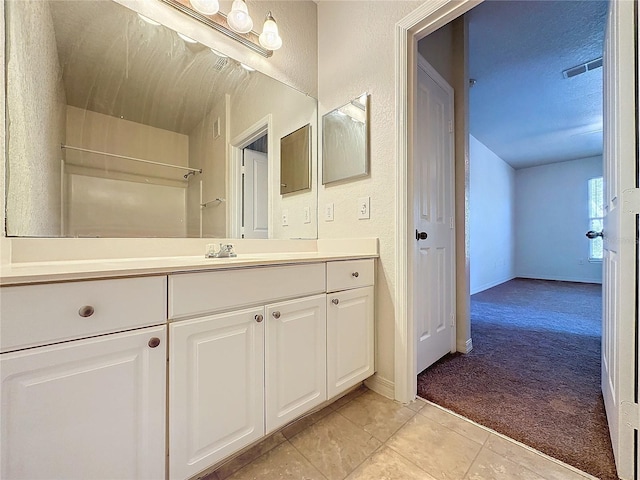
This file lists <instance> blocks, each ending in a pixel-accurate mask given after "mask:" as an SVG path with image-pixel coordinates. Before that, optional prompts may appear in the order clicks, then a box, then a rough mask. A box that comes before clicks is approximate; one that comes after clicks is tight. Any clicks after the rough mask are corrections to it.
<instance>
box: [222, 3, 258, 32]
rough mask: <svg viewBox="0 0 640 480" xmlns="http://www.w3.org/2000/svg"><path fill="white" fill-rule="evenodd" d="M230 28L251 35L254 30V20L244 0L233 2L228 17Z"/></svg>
mask: <svg viewBox="0 0 640 480" xmlns="http://www.w3.org/2000/svg"><path fill="white" fill-rule="evenodd" d="M227 23H228V24H229V28H231V30H233V31H234V32H238V33H249V32H250V31H251V29H252V28H253V20H251V17H250V16H249V10H248V9H247V4H246V3H244V0H233V5H232V6H231V11H230V12H229V15H228V16H227Z"/></svg>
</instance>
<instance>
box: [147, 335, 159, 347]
mask: <svg viewBox="0 0 640 480" xmlns="http://www.w3.org/2000/svg"><path fill="white" fill-rule="evenodd" d="M158 345H160V339H159V338H158V337H152V338H151V340H149V346H150V347H151V348H156V347H157V346H158Z"/></svg>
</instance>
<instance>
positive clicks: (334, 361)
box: [327, 287, 374, 398]
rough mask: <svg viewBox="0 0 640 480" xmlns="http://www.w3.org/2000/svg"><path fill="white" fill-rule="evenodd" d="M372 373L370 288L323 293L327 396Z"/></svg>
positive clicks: (341, 390) (371, 299)
mask: <svg viewBox="0 0 640 480" xmlns="http://www.w3.org/2000/svg"><path fill="white" fill-rule="evenodd" d="M373 373H374V320H373V287H365V288H358V289H355V290H347V291H344V292H338V293H332V294H330V295H327V389H328V395H329V398H332V397H334V396H336V395H338V394H339V393H341V392H343V391H345V390H346V389H348V388H349V387H352V386H354V385H356V384H357V383H358V382H361V381H362V380H364V379H365V378H367V377H370V376H371V375H373Z"/></svg>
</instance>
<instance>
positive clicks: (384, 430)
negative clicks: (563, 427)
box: [203, 386, 594, 480]
mask: <svg viewBox="0 0 640 480" xmlns="http://www.w3.org/2000/svg"><path fill="white" fill-rule="evenodd" d="M585 478H591V479H593V478H594V477H591V476H589V475H587V474H586V473H582V472H579V471H578V470H575V469H573V468H571V467H567V466H565V465H564V464H561V463H559V462H557V461H554V460H552V459H550V458H549V457H546V456H544V455H542V454H539V453H537V452H535V451H533V450H531V449H529V448H526V447H524V446H522V445H521V444H518V443H516V442H513V441H511V440H509V439H507V438H505V437H503V436H500V435H497V434H495V433H493V432H492V431H490V430H488V429H485V428H484V427H481V426H478V425H477V424H475V423H472V422H470V421H468V420H466V419H464V418H462V417H459V416H457V415H455V414H453V413H451V412H448V411H446V410H444V409H441V408H440V407H437V406H435V405H433V404H430V403H428V402H425V401H423V400H417V401H416V402H414V403H412V404H410V405H408V406H403V405H401V404H399V403H396V402H394V401H392V400H388V399H386V398H384V397H382V396H380V395H378V394H376V393H374V392H372V391H371V390H368V389H367V388H366V387H364V386H362V387H359V388H358V389H356V390H354V391H352V392H350V393H349V394H348V395H346V396H345V397H343V398H341V399H339V400H338V401H336V402H334V403H332V404H331V405H329V406H328V407H325V408H324V409H322V410H320V411H319V412H316V413H313V414H312V415H309V416H307V417H304V418H302V419H300V420H298V421H297V422H295V423H293V424H291V425H289V426H287V427H285V428H284V429H282V430H281V431H279V432H278V433H276V434H274V435H272V436H270V437H269V438H267V439H266V440H264V441H263V442H261V443H260V444H258V445H256V446H255V447H252V448H251V449H250V450H248V451H246V452H244V453H243V454H241V455H240V456H238V457H236V458H234V459H233V460H231V461H229V462H227V463H226V464H224V465H222V466H221V467H220V468H218V470H216V471H215V472H213V473H211V474H209V475H207V476H206V477H203V480H205V479H206V480H226V479H229V480H253V479H256V480H257V479H260V480H271V479H273V480H275V479H291V480H302V479H304V480H343V479H347V480H356V479H357V480H365V479H371V480H418V479H422V480H450V479H451V480H452V479H460V480H462V479H469V480H485V479H495V480H503V479H504V480H520V479H523V480H540V479H545V480H584V479H585Z"/></svg>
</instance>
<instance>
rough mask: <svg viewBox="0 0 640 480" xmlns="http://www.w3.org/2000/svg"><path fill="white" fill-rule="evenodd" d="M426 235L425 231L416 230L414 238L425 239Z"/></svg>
mask: <svg viewBox="0 0 640 480" xmlns="http://www.w3.org/2000/svg"><path fill="white" fill-rule="evenodd" d="M427 236H428V235H427V232H419V231H418V230H416V240H426V239H427Z"/></svg>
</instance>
